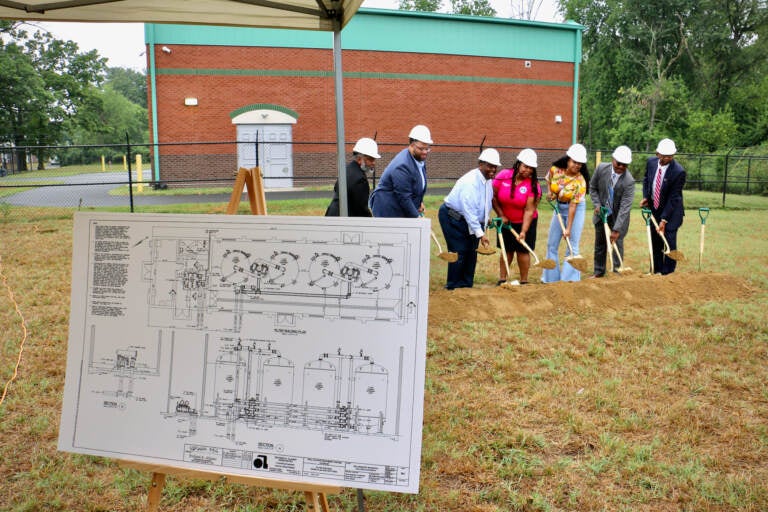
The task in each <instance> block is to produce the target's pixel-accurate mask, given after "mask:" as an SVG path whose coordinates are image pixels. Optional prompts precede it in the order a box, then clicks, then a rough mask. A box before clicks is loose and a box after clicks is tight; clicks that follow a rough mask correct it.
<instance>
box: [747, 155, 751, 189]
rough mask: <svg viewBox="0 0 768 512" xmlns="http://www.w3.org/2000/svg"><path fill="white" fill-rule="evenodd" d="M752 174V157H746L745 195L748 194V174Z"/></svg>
mask: <svg viewBox="0 0 768 512" xmlns="http://www.w3.org/2000/svg"><path fill="white" fill-rule="evenodd" d="M750 174H752V157H751V156H749V157H747V195H749V176H750Z"/></svg>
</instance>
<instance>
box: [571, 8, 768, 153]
mask: <svg viewBox="0 0 768 512" xmlns="http://www.w3.org/2000/svg"><path fill="white" fill-rule="evenodd" d="M560 7H561V11H562V12H563V13H564V14H565V16H566V18H568V19H573V20H575V21H577V22H578V23H580V24H582V25H584V27H585V30H584V34H583V64H582V66H581V79H580V84H581V86H580V91H579V92H580V132H581V134H582V137H586V139H587V140H586V141H587V143H588V144H590V145H597V146H603V147H604V146H605V145H607V144H608V143H609V142H612V141H616V137H617V136H619V135H620V134H624V136H629V135H630V134H632V135H633V136H636V137H647V138H643V139H640V140H637V139H624V140H621V143H626V144H630V145H631V146H633V147H638V148H643V147H645V148H648V147H650V146H652V145H653V144H655V142H656V140H655V139H656V138H657V137H658V136H659V135H662V136H670V137H674V138H676V140H677V141H678V143H679V144H678V145H679V146H681V147H685V146H689V147H707V148H711V147H712V144H714V143H722V144H723V147H727V146H734V145H740V144H743V143H750V144H754V143H757V142H759V140H760V139H761V138H765V136H766V135H767V134H766V129H765V128H764V127H765V126H766V122H761V119H764V113H765V112H766V111H768V108H765V106H764V105H765V104H766V102H768V98H766V96H765V95H764V94H761V93H763V92H764V90H765V89H764V88H762V87H761V86H760V85H759V84H760V83H761V82H762V81H763V80H764V78H763V77H765V76H766V75H768V61H767V60H766V59H765V55H766V53H768V51H767V50H768V47H766V45H767V44H768V43H766V38H767V37H768V6H767V5H766V2H765V1H764V0H602V1H599V2H595V1H593V0H560ZM680 98H685V102H686V104H685V105H684V106H682V107H681V104H680ZM640 109H645V111H646V112H645V115H640V113H639V110H640ZM694 114H695V115H694ZM627 119H633V120H634V121H633V122H640V120H641V119H642V120H643V121H644V123H645V126H643V127H642V129H640V128H638V127H634V128H633V129H631V130H630V129H628V127H627V125H628V122H627ZM701 120H709V121H710V122H716V123H717V124H718V129H717V130H714V131H711V130H702V129H698V128H697V129H695V130H690V129H689V128H691V127H692V125H691V124H690V123H693V124H694V125H697V123H699V122H701ZM731 121H733V122H735V125H736V126H738V127H739V128H740V129H739V130H737V131H735V132H734V131H733V129H732V127H733V125H732V124H731ZM697 126H698V125H697ZM715 132H716V133H715ZM729 134H730V135H729ZM724 135H728V136H731V137H732V138H731V140H729V141H724V140H723V136H724ZM694 138H695V139H696V140H693V139H694Z"/></svg>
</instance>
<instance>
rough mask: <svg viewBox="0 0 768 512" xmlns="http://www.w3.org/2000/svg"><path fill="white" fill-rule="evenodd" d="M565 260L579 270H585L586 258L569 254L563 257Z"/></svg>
mask: <svg viewBox="0 0 768 512" xmlns="http://www.w3.org/2000/svg"><path fill="white" fill-rule="evenodd" d="M565 261H567V262H568V263H570V264H571V266H572V267H573V268H575V269H576V270H578V271H579V272H586V271H587V260H585V259H584V257H583V256H580V255H579V256H569V257H567V258H565Z"/></svg>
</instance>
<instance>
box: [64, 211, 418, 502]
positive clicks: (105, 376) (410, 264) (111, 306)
mask: <svg viewBox="0 0 768 512" xmlns="http://www.w3.org/2000/svg"><path fill="white" fill-rule="evenodd" d="M429 230H430V226H429V221H425V220H423V219H420V220H414V219H386V220H385V219H352V218H342V219H339V218H314V217H268V216H220V215H183V216H182V215H137V214H132V215H124V214H96V213H82V214H81V213H78V214H77V215H76V218H75V234H74V235H75V236H74V253H73V276H72V314H71V318H70V338H69V348H68V362H67V379H66V384H65V397H64V406H63V411H62V425H61V430H60V436H59V448H60V449H62V450H66V451H74V452H78V453H89V454H95V455H104V456H109V457H114V458H119V459H126V460H134V461H138V462H152V463H162V464H169V465H173V466H181V467H184V468H191V469H196V468H197V469H201V470H208V469H210V468H211V467H215V468H216V469H217V470H224V471H227V472H233V473H237V474H245V475H253V476H259V477H263V478H274V479H279V480H289V481H296V482H304V481H306V482H313V483H330V484H333V485H342V486H346V485H348V486H352V487H360V488H370V489H379V490H393V491H398V492H417V491H418V475H419V462H420V447H421V422H422V402H423V383H424V366H425V360H424V359H425V352H426V350H425V347H426V320H427V298H428V274H429V268H428V263H429V258H428V256H429V241H430V234H429Z"/></svg>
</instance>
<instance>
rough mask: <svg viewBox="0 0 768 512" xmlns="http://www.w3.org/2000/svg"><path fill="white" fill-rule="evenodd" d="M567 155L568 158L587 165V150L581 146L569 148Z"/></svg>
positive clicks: (575, 145) (576, 145)
mask: <svg viewBox="0 0 768 512" xmlns="http://www.w3.org/2000/svg"><path fill="white" fill-rule="evenodd" d="M565 154H566V155H568V157H569V158H570V159H571V160H573V161H574V162H577V163H580V164H585V163H587V148H585V147H584V146H582V145H581V144H574V145H573V146H571V147H569V148H568V151H566V152H565Z"/></svg>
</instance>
